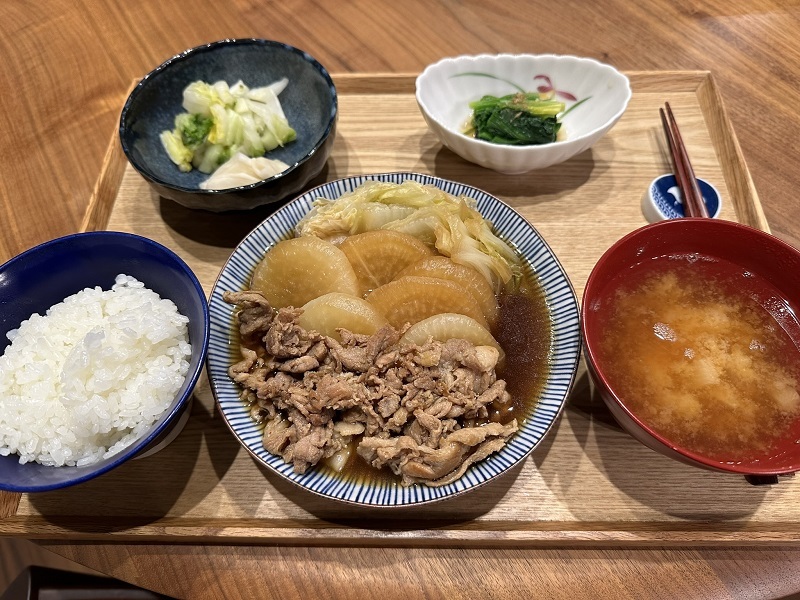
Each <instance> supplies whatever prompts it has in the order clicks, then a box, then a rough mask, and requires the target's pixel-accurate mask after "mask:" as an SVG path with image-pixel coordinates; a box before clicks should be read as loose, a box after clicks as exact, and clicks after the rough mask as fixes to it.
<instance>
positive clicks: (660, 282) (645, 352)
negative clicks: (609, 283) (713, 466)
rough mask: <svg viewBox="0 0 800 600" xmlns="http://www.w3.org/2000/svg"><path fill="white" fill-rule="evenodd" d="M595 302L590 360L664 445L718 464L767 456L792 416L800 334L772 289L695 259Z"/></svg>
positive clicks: (796, 405)
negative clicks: (596, 336) (595, 336)
mask: <svg viewBox="0 0 800 600" xmlns="http://www.w3.org/2000/svg"><path fill="white" fill-rule="evenodd" d="M630 275H631V274H630V273H629V274H628V276H627V281H626V282H625V284H624V285H622V286H620V287H618V288H617V289H616V290H615V291H614V292H612V293H610V294H608V295H607V296H606V297H604V298H603V299H602V303H603V309H602V310H601V311H600V317H601V320H600V332H601V338H602V340H603V341H602V342H601V344H600V345H599V347H598V355H599V356H598V358H599V360H600V362H601V363H602V364H603V365H605V368H606V376H607V378H608V381H609V383H610V385H611V387H612V388H613V389H614V390H615V391H616V393H617V395H618V396H619V397H620V399H621V400H622V401H623V403H624V404H625V405H626V406H628V408H629V409H630V410H631V411H632V412H633V413H634V414H635V415H637V416H638V417H639V418H640V419H641V420H642V421H643V422H645V423H646V424H648V425H649V426H650V427H652V428H653V429H654V430H655V431H656V432H658V433H660V434H661V435H662V436H663V437H665V438H666V439H667V440H669V441H671V442H673V443H675V444H678V445H680V446H682V447H684V448H686V449H688V450H690V451H694V452H697V453H699V454H702V455H705V456H708V457H709V458H712V459H714V460H719V461H721V462H739V461H744V460H752V459H755V458H759V457H765V456H768V455H769V454H770V453H771V451H772V450H773V447H774V444H775V442H776V440H778V439H779V438H780V437H781V436H782V435H785V434H786V432H787V430H788V429H789V427H790V425H791V424H792V423H793V421H794V420H795V419H796V418H797V416H798V415H800V370H798V362H800V361H798V347H797V343H798V340H800V325H799V324H798V321H797V317H796V315H795V314H794V312H793V311H792V310H791V307H790V306H789V305H788V303H787V302H786V301H785V300H784V299H783V298H782V297H781V296H780V294H779V293H778V292H777V290H775V289H774V288H773V287H772V286H770V285H769V284H768V283H767V282H765V281H764V280H763V279H760V278H759V277H758V276H756V275H754V274H752V273H748V272H745V271H742V269H741V268H740V267H737V266H736V265H733V264H730V263H725V262H720V261H719V260H717V259H711V258H708V257H703V256H698V255H684V256H671V257H670V256H664V257H660V258H657V259H654V260H652V261H648V262H647V263H646V264H644V265H639V266H637V267H634V269H633V273H632V276H630Z"/></svg>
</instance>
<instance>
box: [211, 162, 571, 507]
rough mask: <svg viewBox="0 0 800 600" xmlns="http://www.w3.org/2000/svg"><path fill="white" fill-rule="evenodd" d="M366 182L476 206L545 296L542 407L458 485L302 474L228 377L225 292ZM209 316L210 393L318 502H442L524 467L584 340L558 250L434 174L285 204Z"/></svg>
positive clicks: (230, 346)
mask: <svg viewBox="0 0 800 600" xmlns="http://www.w3.org/2000/svg"><path fill="white" fill-rule="evenodd" d="M368 180H379V181H388V182H393V183H398V184H399V183H402V182H403V181H405V180H413V181H417V182H419V183H422V184H431V185H435V186H436V187H438V188H440V189H442V190H444V191H445V192H448V193H450V194H453V195H455V196H459V195H466V196H469V197H471V198H474V199H475V200H476V201H477V209H478V211H480V213H481V214H482V215H483V216H484V217H485V218H486V219H488V220H489V221H491V222H492V223H493V225H494V228H495V231H496V232H497V233H498V234H499V235H500V236H501V237H503V238H504V239H506V240H507V241H509V242H510V243H512V245H514V246H515V247H516V248H517V250H518V251H519V252H520V254H521V255H522V256H523V257H524V259H525V260H526V261H527V262H528V264H529V265H530V267H531V268H532V269H533V271H534V272H535V273H536V275H537V276H538V278H539V281H540V283H541V285H542V288H543V290H544V293H545V297H546V301H547V304H548V306H549V308H550V312H551V315H552V320H553V323H555V325H554V328H553V347H552V350H551V368H550V373H549V375H548V378H547V381H546V384H545V386H544V389H543V391H542V393H541V395H540V398H539V401H538V402H537V404H536V406H535V407H533V408H532V410H531V412H530V413H529V414H528V415H526V417H525V419H524V420H523V422H522V423H521V426H520V430H519V431H518V432H517V433H516V434H515V435H514V437H513V438H511V439H510V440H509V442H508V443H507V444H506V445H505V447H504V448H503V449H502V450H501V451H500V452H497V453H495V454H493V455H491V456H489V457H487V458H486V459H484V460H482V461H480V462H478V463H476V464H474V465H472V466H471V467H470V468H469V469H468V470H467V472H466V473H465V474H464V475H463V476H462V477H461V478H460V479H458V480H457V481H455V482H453V483H451V484H448V485H444V486H441V487H428V486H424V485H413V486H410V487H402V486H400V485H399V484H387V483H382V482H380V481H377V482H376V481H365V480H359V479H355V478H353V477H347V476H346V475H342V474H334V473H333V472H331V471H329V470H327V469H310V470H309V471H308V472H306V473H304V474H297V473H295V472H294V471H293V470H292V465H291V464H287V463H285V462H284V461H283V459H282V458H281V457H280V456H276V455H272V454H270V453H269V452H267V451H266V450H265V449H264V447H263V444H262V443H261V439H262V429H261V427H259V426H258V425H256V423H255V422H254V421H253V420H252V418H251V417H250V414H249V411H248V410H247V408H246V407H245V406H244V403H243V402H242V401H241V400H240V397H239V393H240V389H239V388H238V386H236V385H235V384H234V383H233V382H232V381H231V379H230V378H229V376H228V373H227V370H228V367H229V366H230V365H231V362H232V360H237V359H236V358H234V357H236V356H238V343H237V342H236V340H234V339H232V335H234V328H233V326H232V324H233V318H234V308H233V307H232V306H231V305H229V304H228V303H226V302H225V301H224V300H223V299H222V294H223V292H224V291H226V290H235V291H238V290H243V289H246V287H247V285H248V283H249V280H250V276H251V273H252V270H253V268H254V267H255V265H256V264H257V263H258V261H259V260H260V259H261V257H262V256H263V255H264V253H265V252H266V251H267V250H268V249H269V248H270V247H272V246H273V245H274V244H276V243H277V242H279V241H280V240H282V239H285V238H287V237H290V236H291V235H292V233H293V230H294V227H295V225H296V224H297V222H298V221H299V220H300V219H301V218H302V217H303V216H304V215H305V214H306V213H307V212H308V211H309V210H310V209H311V207H312V203H313V201H314V200H315V199H317V198H320V197H325V198H338V197H339V196H341V195H342V194H343V193H345V192H348V191H351V190H353V189H355V188H356V187H358V186H359V185H361V184H362V183H364V182H365V181H368ZM209 311H210V316H211V331H210V342H209V348H208V356H207V368H208V376H209V381H210V383H211V389H212V392H213V394H214V397H215V399H216V402H217V404H218V406H219V409H220V412H221V413H222V415H223V417H224V419H225V421H226V422H227V424H228V426H229V427H230V429H231V431H232V432H233V433H234V435H235V436H236V437H237V438H238V439H239V441H240V442H241V443H242V445H244V447H245V448H246V449H247V450H248V451H249V452H250V454H251V455H252V456H253V457H254V458H255V459H256V460H257V462H259V463H260V464H262V465H263V466H265V467H267V468H268V469H270V470H271V471H273V472H275V473H277V474H278V475H280V476H282V477H284V478H286V479H288V480H290V481H292V482H294V483H296V484H297V485H299V486H301V487H302V488H305V489H306V490H307V491H310V492H312V493H315V494H318V495H320V496H323V497H326V498H329V499H334V500H340V501H344V502H347V503H351V504H356V505H360V506H369V507H399V506H411V505H420V504H424V503H429V502H434V501H438V500H443V499H446V498H450V497H453V496H456V495H460V494H461V493H463V492H466V491H468V490H471V489H475V488H477V487H479V486H481V485H484V484H486V483H487V482H489V481H491V480H493V479H495V478H496V477H498V476H500V475H501V474H503V473H504V472H506V471H508V470H509V469H511V468H512V467H514V466H516V465H518V464H519V463H521V462H522V461H523V460H524V459H525V458H526V457H527V456H528V455H529V454H530V453H531V452H532V451H533V449H534V448H536V446H537V445H538V444H539V443H540V442H541V441H542V439H544V437H545V436H546V434H547V433H548V432H549V430H550V429H551V428H552V427H553V425H554V424H555V423H556V422H557V420H558V418H559V416H560V414H561V412H562V410H563V408H564V404H565V402H566V400H567V397H568V395H569V392H570V390H571V388H572V384H573V383H574V380H575V375H576V372H577V368H578V361H579V359H580V351H581V334H580V322H579V308H578V300H577V296H576V294H575V291H574V289H573V287H572V284H571V283H570V281H569V278H568V276H567V274H566V272H565V271H564V269H563V267H562V266H561V264H560V263H559V261H558V259H557V258H556V256H555V254H554V253H553V251H552V250H551V249H550V247H549V246H548V245H547V243H546V242H545V240H544V239H543V238H542V236H541V235H539V233H538V232H537V231H536V229H535V228H534V227H533V225H531V224H530V223H529V222H528V221H527V220H526V219H525V218H524V217H522V216H521V215H520V214H519V213H517V212H516V211H515V210H514V209H512V208H511V207H510V206H509V205H507V204H505V203H504V202H503V201H501V200H499V199H498V198H496V197H495V196H492V195H491V194H488V193H487V192H484V191H482V190H479V189H477V188H475V187H472V186H469V185H465V184H462V183H457V182H454V181H448V180H445V179H441V178H438V177H435V176H431V175H424V174H419V173H410V172H395V173H381V174H370V175H360V176H354V177H347V178H344V179H339V180H336V181H332V182H329V183H326V184H323V185H320V186H319V187H316V188H314V189H312V190H309V191H307V192H306V193H304V194H303V195H301V196H299V197H298V198H296V199H295V200H293V201H292V202H290V203H288V204H286V205H284V206H283V207H282V208H280V209H279V210H277V211H276V212H275V213H274V214H272V215H271V216H270V217H269V218H267V219H266V220H265V221H263V222H262V223H261V224H260V225H258V226H257V227H256V228H255V229H254V230H253V231H251V232H250V233H249V234H248V235H247V236H246V237H245V238H244V239H243V240H242V242H241V243H240V244H239V245H238V246H237V248H236V249H235V250H234V251H233V253H232V254H231V256H230V258H229V259H228V261H227V262H226V264H225V265H224V266H223V268H222V270H221V271H220V274H219V276H218V278H217V281H216V282H215V284H214V287H213V289H212V291H211V295H210V299H209Z"/></svg>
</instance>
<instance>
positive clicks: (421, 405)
mask: <svg viewBox="0 0 800 600" xmlns="http://www.w3.org/2000/svg"><path fill="white" fill-rule="evenodd" d="M223 297H224V299H225V301H226V302H228V303H231V304H234V305H236V307H237V322H238V329H239V331H238V333H239V338H240V349H241V360H240V361H238V362H236V364H233V365H232V366H231V367H230V369H229V375H230V376H231V378H232V379H233V380H234V381H235V382H236V383H237V384H238V385H239V386H241V389H242V394H241V397H242V399H243V400H244V401H245V402H246V403H247V404H248V406H249V407H250V414H251V416H252V417H253V418H254V419H255V420H256V421H257V422H259V423H261V424H263V428H264V429H263V443H264V447H265V449H266V450H267V451H268V452H270V453H273V454H276V455H280V456H282V457H283V459H284V460H285V461H286V462H287V463H290V464H292V466H293V469H294V471H295V472H298V473H303V472H306V471H307V470H308V469H310V468H313V467H315V466H319V467H326V468H330V469H333V470H335V471H339V472H341V473H348V474H353V473H356V474H358V475H363V476H365V477H368V478H369V477H373V478H374V477H384V476H387V477H392V478H394V479H398V480H399V481H400V483H402V484H403V485H411V484H415V483H422V484H426V485H432V486H439V485H445V484H447V483H450V482H452V481H455V480H456V479H458V478H459V477H461V475H463V473H464V472H465V471H466V470H467V469H468V468H469V466H470V465H472V464H474V463H475V462H477V461H480V460H482V459H483V458H485V457H487V456H489V455H490V454H492V453H494V452H497V451H498V450H500V449H501V448H502V447H503V446H504V444H505V443H506V441H507V440H508V439H509V438H510V437H511V436H513V435H514V433H515V432H516V431H517V429H518V427H519V425H520V419H521V418H523V416H524V415H525V414H527V411H528V409H529V408H530V403H532V402H535V401H536V400H535V398H536V395H537V391H538V390H539V389H541V387H542V386H543V384H544V381H545V379H546V375H547V365H548V359H549V354H550V348H551V344H552V328H551V322H550V315H549V311H548V307H547V305H546V303H545V300H544V295H543V293H542V291H541V289H540V287H539V286H538V284H537V282H536V280H535V278H534V277H533V276H532V275H531V273H529V272H528V271H527V270H526V269H525V268H524V267H523V263H522V261H521V260H520V259H519V257H518V255H517V253H516V252H515V250H514V249H513V248H512V247H511V246H510V245H509V244H507V243H506V242H504V241H503V240H501V239H500V238H498V237H497V236H496V235H495V234H494V233H493V232H492V229H491V224H490V223H488V222H487V221H485V220H484V219H483V218H482V217H481V215H480V213H478V211H477V210H475V207H474V201H473V200H471V199H470V198H466V197H455V196H452V195H450V194H447V193H445V192H443V191H442V190H440V189H438V188H436V187H433V186H430V185H422V184H419V183H416V182H413V181H405V182H404V183H402V184H394V183H388V182H379V181H367V182H365V183H364V184H362V185H361V186H359V187H358V188H356V189H355V190H353V191H351V192H348V193H346V194H344V195H342V196H341V197H339V198H337V199H325V198H319V199H318V200H317V201H316V202H315V204H314V208H313V209H312V211H311V212H310V213H309V214H308V215H307V216H306V217H304V218H303V219H302V220H301V221H300V222H299V223H298V225H297V227H296V228H295V237H292V238H291V239H285V240H283V241H280V242H278V243H277V244H275V245H274V246H272V247H271V248H270V249H269V250H268V251H267V252H266V254H265V255H264V257H263V259H262V260H261V261H260V262H259V263H258V264H257V265H256V266H255V269H254V271H253V275H252V279H251V282H250V289H247V290H229V291H226V292H225V293H224V296H223Z"/></svg>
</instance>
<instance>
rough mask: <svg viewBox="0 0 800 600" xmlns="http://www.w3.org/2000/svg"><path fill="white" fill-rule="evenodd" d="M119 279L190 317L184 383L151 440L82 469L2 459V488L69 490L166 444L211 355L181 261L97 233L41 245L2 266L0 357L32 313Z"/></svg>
mask: <svg viewBox="0 0 800 600" xmlns="http://www.w3.org/2000/svg"><path fill="white" fill-rule="evenodd" d="M120 273H124V274H126V275H131V276H133V277H135V278H137V279H138V280H139V281H141V282H143V283H144V284H145V285H146V286H147V287H149V288H150V289H152V290H154V291H155V292H157V293H158V294H159V295H160V296H161V297H162V298H169V299H170V300H172V301H173V302H174V303H175V304H176V306H177V307H178V310H179V311H180V312H181V314H183V315H185V316H187V317H189V341H190V342H191V344H192V357H191V360H190V363H189V372H188V373H187V375H186V380H185V381H184V383H183V386H181V389H180V390H179V392H178V394H177V395H176V396H175V399H174V400H173V402H172V404H171V405H170V407H169V408H168V409H167V411H166V412H165V413H164V415H163V416H162V417H161V419H160V420H159V421H158V422H157V423H156V424H155V426H154V427H153V428H152V429H151V430H150V432H149V434H148V435H147V436H145V437H144V438H141V439H139V440H138V441H136V442H135V443H133V444H132V445H130V446H128V447H127V448H126V449H124V450H123V451H121V452H119V453H118V454H116V455H115V456H112V457H110V458H107V459H105V460H101V461H99V462H97V463H95V464H93V465H89V466H86V467H67V466H65V467H48V466H44V465H40V464H39V463H26V464H24V465H21V464H19V456H17V455H14V454H12V455H10V456H0V489H4V490H9V491H14V492H40V491H47V490H54V489H58V488H63V487H67V486H70V485H74V484H76V483H80V482H82V481H86V480H89V479H92V478H94V477H97V476H98V475H101V474H103V473H105V472H107V471H109V470H111V469H113V468H114V467H117V466H119V465H121V464H122V463H124V462H125V461H127V460H128V459H130V458H131V457H134V456H136V455H138V454H144V453H145V452H147V451H148V450H151V449H152V448H153V447H154V446H156V445H157V444H159V442H160V441H161V440H163V439H164V438H165V437H167V436H168V435H169V433H170V431H171V429H172V427H173V426H174V425H175V424H176V423H177V422H178V421H179V420H180V417H181V416H182V414H183V412H184V411H185V410H186V409H187V408H188V407H189V405H190V402H189V400H190V398H191V396H192V390H193V389H194V386H195V384H196V383H197V379H198V378H199V376H200V373H201V371H202V369H203V365H204V362H205V357H206V352H207V351H208V336H209V314H208V303H207V300H206V295H205V292H204V291H203V288H202V287H201V286H200V283H199V282H198V280H197V277H196V276H195V275H194V273H193V272H192V271H191V269H189V267H188V266H187V265H186V263H185V262H183V260H181V258H180V257H178V256H177V255H176V254H175V253H174V252H172V251H171V250H169V249H168V248H166V247H164V246H162V245H161V244H158V243H156V242H154V241H152V240H149V239H147V238H144V237H140V236H137V235H132V234H128V233H119V232H113V231H96V232H89V233H78V234H74V235H68V236H66V237H62V238H58V239H55V240H52V241H50V242H46V243H44V244H41V245H39V246H36V247H35V248H32V249H30V250H27V251H26V252H23V253H22V254H20V255H18V256H16V257H15V258H12V259H11V260H9V261H8V262H7V263H5V264H3V265H0V282H1V283H0V306H2V307H3V310H2V311H0V352H5V348H6V346H8V345H9V341H8V338H7V337H6V335H5V334H6V332H8V331H9V330H11V329H15V328H17V327H19V324H20V323H21V322H22V321H23V320H25V319H27V318H29V317H30V316H31V315H32V314H33V313H35V312H36V313H39V314H44V313H45V312H46V311H47V309H48V308H50V307H51V306H53V305H54V304H57V303H59V302H61V301H62V300H64V298H66V297H67V296H70V295H72V294H75V293H77V292H79V291H81V290H83V289H85V288H87V287H95V286H100V287H102V288H103V289H109V288H110V287H111V286H112V285H113V284H114V278H115V277H116V276H117V275H119V274H120Z"/></svg>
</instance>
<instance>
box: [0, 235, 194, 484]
mask: <svg viewBox="0 0 800 600" xmlns="http://www.w3.org/2000/svg"><path fill="white" fill-rule="evenodd" d="M0 305H2V308H3V310H2V311H0V352H1V353H2V355H0V489H3V490H8V491H15V492H39V491H48V490H55V489H59V488H63V487H67V486H70V485H74V484H76V483H80V482H82V481H87V480H89V479H92V478H94V477H97V476H99V475H101V474H103V473H106V472H107V471H109V470H111V469H113V468H115V467H118V466H119V465H121V464H122V463H124V462H125V461H126V460H128V459H130V458H133V457H136V456H139V457H142V456H145V455H149V454H152V452H153V450H154V448H157V447H160V445H161V444H162V443H163V441H164V440H165V439H169V438H170V437H171V435H170V434H171V433H174V432H175V430H176V427H179V426H181V425H182V424H183V423H184V422H185V418H186V417H187V416H188V412H187V411H188V408H189V407H190V405H191V402H190V401H191V398H192V392H193V390H194V387H195V385H196V383H197V380H198V378H199V376H200V373H201V372H202V369H203V365H204V362H205V356H206V352H207V350H208V334H209V314H208V303H207V300H206V295H205V292H204V291H203V288H202V286H201V285H200V283H199V281H198V280H197V277H196V276H195V275H194V273H193V272H192V270H191V269H190V268H189V267H188V266H187V265H186V263H185V262H184V261H183V260H182V259H181V258H180V257H179V256H178V255H176V254H175V253H174V252H172V251H171V250H170V249H168V248H166V247H165V246H162V245H161V244H158V243H156V242H154V241H152V240H149V239H147V238H144V237H141V236H137V235H133V234H128V233H121V232H111V231H97V232H87V233H79V234H74V235H69V236H65V237H62V238H58V239H55V240H52V241H50V242H46V243H44V244H41V245H39V246H36V247H35V248H32V249H30V250H28V251H26V252H23V253H22V254H20V255H18V256H16V257H15V258H12V259H11V260H9V261H8V262H6V263H5V264H3V265H0Z"/></svg>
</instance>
